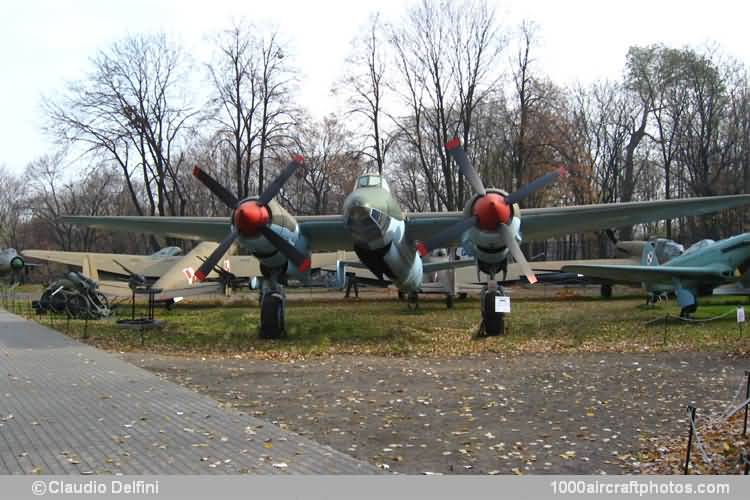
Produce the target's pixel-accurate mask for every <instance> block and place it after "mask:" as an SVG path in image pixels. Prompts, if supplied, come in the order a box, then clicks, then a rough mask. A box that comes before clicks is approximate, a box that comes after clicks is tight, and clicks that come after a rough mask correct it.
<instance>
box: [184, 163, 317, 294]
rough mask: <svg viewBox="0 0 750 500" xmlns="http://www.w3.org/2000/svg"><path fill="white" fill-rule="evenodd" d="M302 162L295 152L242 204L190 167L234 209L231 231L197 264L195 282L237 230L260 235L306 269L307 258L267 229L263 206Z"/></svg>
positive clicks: (212, 263) (268, 218) (228, 244)
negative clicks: (264, 184) (252, 197)
mask: <svg viewBox="0 0 750 500" xmlns="http://www.w3.org/2000/svg"><path fill="white" fill-rule="evenodd" d="M303 162H304V159H303V158H302V156H299V155H297V156H295V157H294V158H292V161H291V162H289V164H288V165H287V166H286V168H285V169H284V170H283V171H282V172H281V174H279V176H278V177H277V178H276V179H274V180H273V182H272V183H271V184H270V185H269V186H268V188H266V190H265V191H263V193H261V195H260V196H259V197H258V199H257V200H246V201H245V202H243V203H242V204H240V202H239V200H237V198H236V197H235V196H234V195H233V194H232V193H230V192H229V191H228V190H227V189H226V188H225V187H224V186H222V185H221V184H219V183H218V182H217V181H216V180H215V179H213V178H212V177H211V176H210V175H208V174H207V173H205V172H204V171H203V170H201V169H200V168H198V167H195V169H193V175H194V176H195V177H197V178H198V180H200V181H201V182H202V183H203V184H204V185H205V186H206V187H207V188H208V189H210V190H211V192H212V193H213V194H214V195H215V196H216V197H218V198H220V199H221V200H222V201H223V202H224V203H225V204H226V205H227V206H229V207H230V208H232V209H234V214H233V216H232V231H231V232H230V233H229V235H227V237H226V238H224V241H222V242H221V244H220V245H219V246H218V247H217V248H216V250H214V252H213V253H212V254H211V255H210V256H209V257H208V259H206V260H205V261H204V262H203V264H201V267H200V268H199V269H198V271H197V272H196V273H195V278H196V279H197V280H198V281H202V280H204V279H205V278H206V276H207V275H208V274H209V273H210V272H211V270H212V269H213V268H214V267H215V266H216V263H217V262H218V261H219V259H220V258H221V257H222V256H223V255H224V254H225V253H226V252H227V250H229V247H230V246H231V245H232V243H233V242H234V240H235V239H236V238H237V236H238V231H241V232H242V234H243V235H244V236H254V235H256V234H257V233H260V234H262V235H263V236H264V237H265V238H266V239H267V240H268V241H269V242H270V243H271V245H273V246H274V248H276V249H277V250H278V251H280V252H281V253H283V254H284V255H285V256H286V257H287V258H288V259H289V260H291V261H292V262H294V264H295V265H296V266H297V269H299V270H300V271H302V272H304V271H307V270H308V269H309V268H310V259H309V258H308V257H307V256H306V255H304V254H303V253H302V252H300V251H299V250H297V249H296V248H295V247H294V246H292V245H291V244H290V243H289V242H288V241H287V240H285V239H284V238H282V237H281V236H279V235H278V234H276V233H275V232H274V231H273V229H271V227H270V224H271V214H270V212H269V210H268V208H267V205H268V203H269V202H270V201H271V200H272V199H273V198H274V197H275V196H276V195H277V194H278V193H279V191H281V188H282V187H283V186H284V183H286V181H287V180H288V179H289V177H291V176H292V174H294V172H295V171H296V170H297V168H299V167H300V166H302V164H303Z"/></svg>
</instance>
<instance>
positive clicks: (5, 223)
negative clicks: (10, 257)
mask: <svg viewBox="0 0 750 500" xmlns="http://www.w3.org/2000/svg"><path fill="white" fill-rule="evenodd" d="M0 186H2V189H0V245H2V247H3V248H6V247H10V248H17V249H21V248H23V247H24V243H25V242H24V234H23V225H24V223H25V222H27V220H28V217H27V215H28V214H27V211H26V210H25V207H26V206H27V201H26V196H27V193H26V190H25V189H24V181H23V179H22V178H21V177H19V176H17V175H13V174H12V173H11V172H9V171H8V170H7V169H6V168H5V166H4V165H0Z"/></svg>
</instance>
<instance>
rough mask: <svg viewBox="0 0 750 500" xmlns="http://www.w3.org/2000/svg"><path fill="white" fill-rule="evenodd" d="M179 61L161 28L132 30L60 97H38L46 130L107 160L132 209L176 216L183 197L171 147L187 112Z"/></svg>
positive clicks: (184, 127) (185, 123)
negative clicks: (138, 32) (121, 181)
mask: <svg viewBox="0 0 750 500" xmlns="http://www.w3.org/2000/svg"><path fill="white" fill-rule="evenodd" d="M183 68H184V55H183V54H182V52H181V50H180V49H179V48H178V47H176V46H175V45H173V44H171V43H169V42H168V41H167V39H166V36H165V35H137V36H132V37H129V38H126V39H124V40H121V41H119V42H116V43H114V44H113V45H112V46H111V47H110V48H109V49H108V50H103V51H100V52H99V53H98V54H97V55H96V56H95V57H94V58H93V68H92V71H91V73H90V74H89V75H88V76H87V77H86V78H85V79H84V80H82V81H79V82H73V83H71V84H69V86H68V91H67V93H66V94H65V95H64V96H62V97H61V98H60V99H56V100H53V99H49V98H48V99H46V100H45V107H46V110H47V113H48V115H49V118H50V125H49V127H48V130H49V131H50V132H51V133H52V134H53V135H54V136H55V137H57V139H58V140H60V141H61V142H63V143H79V144H83V145H84V146H85V148H86V152H88V153H94V154H97V155H101V156H102V157H104V158H106V159H108V160H112V161H114V162H115V164H117V165H118V166H119V168H120V170H121V172H122V174H123V176H124V178H125V180H126V183H127V185H128V188H129V192H130V195H131V198H132V200H133V205H134V206H135V207H136V210H137V212H138V214H144V213H148V214H151V215H153V214H158V215H167V214H171V215H178V214H182V213H184V211H185V208H186V204H187V202H188V200H187V199H186V198H185V196H184V194H183V193H182V192H181V186H180V184H179V183H178V182H177V178H178V171H179V170H180V168H182V166H183V162H182V161H181V160H182V157H181V156H180V155H179V154H178V153H177V147H178V145H179V144H180V142H181V141H182V135H183V134H184V133H185V132H186V131H187V128H188V125H189V121H190V119H191V118H192V117H193V116H194V115H195V111H194V110H193V109H192V108H191V107H190V106H189V105H188V104H187V99H186V97H185V96H184V95H183V93H182V92H183V91H182V89H181V88H180V85H181V83H182V82H184V81H186V75H185V74H184V73H183ZM136 179H140V181H141V182H142V186H143V189H144V194H145V197H146V200H145V203H146V205H147V207H144V206H143V201H142V197H141V193H139V192H137V191H136V182H135V181H136Z"/></svg>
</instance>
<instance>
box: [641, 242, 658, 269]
mask: <svg viewBox="0 0 750 500" xmlns="http://www.w3.org/2000/svg"><path fill="white" fill-rule="evenodd" d="M641 265H642V266H658V265H659V259H658V258H657V257H656V249H655V248H654V245H652V244H651V242H646V243H644V245H643V252H642V253H641Z"/></svg>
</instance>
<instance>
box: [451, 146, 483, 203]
mask: <svg viewBox="0 0 750 500" xmlns="http://www.w3.org/2000/svg"><path fill="white" fill-rule="evenodd" d="M445 149H447V150H448V154H450V155H451V156H452V157H453V159H454V160H455V162H456V163H457V164H458V168H459V170H460V171H461V173H462V174H463V176H464V177H466V180H468V181H469V184H471V187H472V188H473V189H474V192H475V193H477V194H480V195H482V196H484V195H485V193H486V192H487V191H486V190H485V189H484V184H483V183H482V179H480V178H479V174H477V172H476V170H474V167H472V166H471V163H470V162H469V157H468V156H466V151H464V148H463V147H461V141H460V140H459V138H458V137H454V138H453V139H451V140H450V141H448V144H446V145H445Z"/></svg>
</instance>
